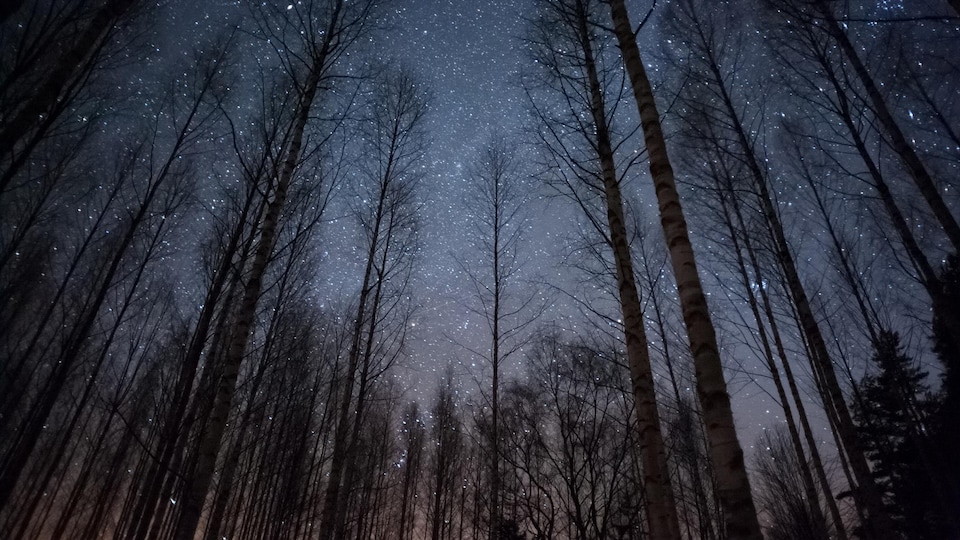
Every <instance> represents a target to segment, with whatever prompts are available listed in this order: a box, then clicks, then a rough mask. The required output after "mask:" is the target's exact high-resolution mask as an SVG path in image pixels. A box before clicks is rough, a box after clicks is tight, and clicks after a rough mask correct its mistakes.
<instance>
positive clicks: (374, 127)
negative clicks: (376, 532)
mask: <svg viewBox="0 0 960 540" xmlns="http://www.w3.org/2000/svg"><path fill="white" fill-rule="evenodd" d="M426 114H427V96H426V95H425V92H424V91H423V90H422V88H421V87H420V85H419V84H418V83H417V82H416V80H415V79H414V77H413V76H412V75H410V74H409V73H406V72H402V71H401V72H395V73H386V74H384V75H383V77H382V78H380V79H378V80H377V90H376V91H375V92H374V95H373V103H372V104H371V107H370V117H369V121H370V122H369V125H370V128H369V129H370V131H369V133H368V134H367V137H366V140H367V145H368V146H367V147H366V148H365V149H364V150H365V152H366V155H367V156H368V162H367V163H366V165H365V167H366V170H364V171H363V174H364V177H365V181H364V182H363V183H362V184H361V185H360V186H359V187H358V193H359V195H360V196H359V197H357V199H356V200H357V201H359V204H358V205H357V207H356V208H355V215H356V217H357V220H358V222H359V224H360V227H361V232H362V238H363V242H364V248H365V255H366V259H365V261H364V270H363V276H362V281H361V286H360V292H359V298H358V300H357V304H356V313H355V314H354V315H353V328H352V334H351V337H350V339H351V343H350V346H349V350H348V351H347V365H346V366H345V371H344V381H343V384H342V385H341V388H339V389H338V392H339V395H338V396H337V398H336V399H337V400H338V402H339V404H338V412H337V414H338V420H337V427H336V431H335V435H334V443H333V449H332V452H333V453H332V461H331V465H330V479H329V483H328V484H327V487H326V493H325V495H324V503H323V511H322V515H321V529H320V534H321V537H322V538H324V539H329V538H343V537H344V535H345V532H344V531H345V527H346V516H347V501H348V499H349V497H348V494H349V491H350V489H352V475H353V474H354V473H355V472H356V470H355V467H354V465H353V462H352V459H353V448H355V446H356V444H357V443H358V442H359V436H360V433H361V428H362V421H363V411H364V407H365V406H366V401H367V399H368V395H367V392H368V390H369V386H370V385H371V384H372V381H373V380H374V379H375V378H376V377H379V376H380V375H382V374H383V373H385V372H386V371H387V370H388V369H389V368H390V367H391V366H392V365H393V364H394V363H395V362H396V361H397V359H398V358H399V357H400V355H401V354H402V353H403V347H404V342H405V338H406V335H407V331H408V330H409V328H408V327H409V316H410V308H411V307H410V305H409V302H408V300H407V293H406V291H407V289H408V286H409V282H410V277H411V272H412V269H413V265H414V263H415V262H416V251H417V249H416V248H417V242H418V237H417V233H418V226H417V210H418V207H419V206H418V205H419V202H418V199H417V187H418V184H419V182H420V180H421V175H422V169H421V166H422V164H423V159H424V155H425V151H426V135H425V132H424V120H425V117H426Z"/></svg>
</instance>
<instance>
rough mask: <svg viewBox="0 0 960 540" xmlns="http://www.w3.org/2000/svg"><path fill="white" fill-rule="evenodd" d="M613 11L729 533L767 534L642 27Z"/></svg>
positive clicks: (622, 10) (618, 2) (615, 0)
mask: <svg viewBox="0 0 960 540" xmlns="http://www.w3.org/2000/svg"><path fill="white" fill-rule="evenodd" d="M610 14H611V18H612V20H613V27H614V31H615V33H616V35H617V42H618V43H619V45H620V50H621V53H622V56H623V65H624V66H625V68H626V70H627V73H628V74H629V76H630V83H631V86H632V88H633V93H634V99H635V100H636V102H637V103H636V104H637V110H638V112H639V115H640V123H641V125H642V126H643V133H644V140H645V142H646V147H647V154H648V158H649V160H650V175H651V176H652V177H653V183H654V188H655V190H656V193H657V201H658V204H659V207H660V222H661V224H662V225H663V232H664V236H665V237H666V240H667V246H668V248H669V250H670V260H671V263H672V265H673V274H674V277H675V278H676V280H677V290H678V292H679V295H680V304H681V306H682V308H683V320H684V322H685V323H686V325H687V337H688V338H689V339H690V348H691V350H692V351H693V358H694V363H695V365H696V379H697V394H698V396H699V397H700V407H701V409H702V411H703V415H704V420H705V422H706V426H707V439H708V440H709V441H710V457H711V460H712V461H713V465H714V473H715V474H716V477H717V484H718V487H719V492H718V496H719V497H720V500H721V502H722V503H723V507H724V514H725V516H726V521H727V534H729V535H730V536H731V537H733V538H753V539H757V540H759V539H760V538H762V534H761V532H760V524H759V522H758V521H757V512H756V509H755V508H754V505H753V499H752V498H751V495H750V481H749V479H748V478H747V471H746V467H745V466H744V462H743V449H742V448H741V447H740V442H739V441H738V440H737V432H736V427H735V426H734V423H733V412H732V410H731V409H730V395H729V394H728V393H727V387H726V381H725V379H724V375H723V365H722V363H721V361H720V350H719V348H718V346H717V338H716V330H715V329H714V327H713V323H712V322H711V320H710V311H709V309H708V307H707V300H706V296H704V293H703V287H702V285H701V283H700V276H699V274H698V272H697V265H696V261H695V259H694V254H693V246H692V245H691V243H690V237H689V234H688V232H687V223H686V219H685V218H684V215H683V210H682V209H681V206H680V196H679V194H678V193H677V187H676V181H675V179H674V174H673V168H672V166H671V164H670V157H669V155H668V154H667V146H666V141H665V140H664V137H663V131H662V129H661V126H660V114H659V112H658V111H657V105H656V101H655V100H654V96H653V89H652V87H651V86H650V81H649V79H648V78H647V74H646V68H644V66H643V61H642V60H641V58H640V49H639V48H638V47H637V36H636V32H635V31H634V29H633V26H632V25H631V23H630V18H629V15H628V13H627V8H626V6H625V4H624V2H623V0H611V2H610Z"/></svg>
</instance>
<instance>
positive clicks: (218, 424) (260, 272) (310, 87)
mask: <svg viewBox="0 0 960 540" xmlns="http://www.w3.org/2000/svg"><path fill="white" fill-rule="evenodd" d="M320 66H322V63H320ZM319 83H320V69H319V66H317V65H315V66H314V69H313V70H312V71H311V73H310V76H309V77H308V79H307V82H306V85H305V89H304V94H303V95H302V97H301V99H300V102H299V104H298V110H297V116H296V120H295V124H294V126H293V129H292V131H291V133H292V137H291V141H290V146H289V147H288V148H287V151H286V156H285V159H284V162H283V169H282V170H281V171H280V175H279V178H278V179H277V183H276V190H275V192H274V194H273V200H271V201H270V204H269V206H268V207H267V214H266V216H264V219H263V226H262V228H261V231H260V239H259V245H258V246H257V251H256V254H255V255H254V259H253V264H252V265H251V268H250V276H249V277H248V278H247V283H246V285H245V286H244V291H243V298H242V299H241V301H240V307H239V309H238V311H237V313H236V319H235V321H234V327H233V331H232V332H231V334H230V338H229V344H228V347H227V352H226V358H225V359H224V367H223V373H221V375H220V380H219V382H218V383H217V387H216V394H215V397H214V404H213V409H212V411H211V412H210V420H209V424H208V425H207V428H206V430H205V431H204V433H203V436H202V439H201V442H200V448H199V453H198V460H197V464H196V468H195V470H194V473H193V475H192V478H190V479H189V480H188V482H187V487H186V491H185V493H184V497H183V499H182V507H181V514H180V519H179V520H178V521H177V525H176V532H175V536H174V538H175V539H176V540H193V538H194V535H195V534H196V529H197V525H198V524H199V522H200V514H201V513H202V511H203V505H204V502H205V501H206V498H207V491H208V490H209V488H210V482H211V480H212V479H213V473H214V469H215V467H216V462H217V456H218V455H219V452H220V443H221V441H222V439H223V434H224V431H225V430H226V427H227V421H228V420H229V416H230V409H231V406H232V404H233V398H234V394H235V393H236V386H237V377H238V376H239V374H240V365H241V363H242V362H243V357H244V356H245V354H246V350H247V344H248V342H249V339H250V332H251V328H252V326H253V321H254V317H255V315H256V311H257V304H258V303H259V301H260V293H261V290H262V288H263V278H264V275H265V274H266V271H267V267H268V265H269V263H270V259H271V255H272V254H273V248H274V244H275V243H276V235H277V229H278V228H279V224H280V214H281V212H282V211H283V207H284V204H285V203H286V200H287V190H288V189H289V187H290V181H291V180H292V178H293V174H294V171H295V169H296V167H297V163H298V162H299V160H300V149H301V146H302V144H303V134H304V130H305V129H306V125H307V120H308V119H309V118H310V108H311V106H312V105H313V101H314V99H315V98H316V95H317V90H318V88H319Z"/></svg>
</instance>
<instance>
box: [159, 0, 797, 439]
mask: <svg viewBox="0 0 960 540" xmlns="http://www.w3.org/2000/svg"><path fill="white" fill-rule="evenodd" d="M529 5H530V2H529V0H476V1H472V0H393V1H391V2H389V3H388V7H387V8H386V10H385V11H384V16H383V18H382V20H381V21H380V22H381V23H382V24H383V26H384V29H383V30H381V31H378V32H376V33H374V34H373V35H372V36H371V38H370V41H369V43H366V44H365V45H364V46H363V47H362V48H363V49H364V50H362V51H361V52H362V54H368V55H372V57H375V58H376V59H377V60H378V61H380V62H387V63H391V64H397V65H402V66H404V67H407V68H410V69H412V70H413V71H414V72H415V73H416V74H417V75H418V76H419V77H420V79H421V80H422V81H423V82H424V83H425V86H426V87H427V88H429V90H430V94H431V101H430V114H429V117H428V132H429V138H430V140H431V145H430V150H429V153H428V162H429V165H428V166H427V167H426V170H425V174H426V179H425V181H424V182H423V183H422V184H421V185H422V191H423V192H422V193H421V197H422V198H423V199H424V201H425V204H424V206H423V208H424V209H423V213H424V214H425V215H423V216H422V222H423V226H424V230H423V235H422V239H423V251H422V253H421V262H420V267H419V271H418V275H417V278H416V282H415V290H414V292H413V294H414V295H415V297H416V302H417V304H418V308H419V309H418V310H417V314H416V317H415V320H414V322H413V324H414V325H415V326H416V328H415V329H413V330H414V331H413V332H412V334H411V340H410V343H409V346H408V358H407V359H406V361H405V362H403V365H402V368H401V373H399V374H398V375H399V376H398V379H399V380H400V381H401V386H403V387H404V388H405V389H406V390H407V391H408V393H410V394H412V395H421V396H429V394H430V393H432V389H433V388H434V387H435V384H436V382H437V381H438V379H439V377H440V373H441V371H442V369H443V368H444V366H446V365H447V364H448V363H453V364H454V365H455V368H456V372H457V374H458V375H459V376H460V377H461V380H462V381H461V382H462V388H463V391H464V392H465V393H467V394H468V395H476V392H477V391H478V384H479V382H480V381H483V380H485V374H486V373H487V372H488V368H486V366H485V365H484V363H483V361H482V360H481V359H479V358H478V357H477V356H476V355H475V354H473V353H471V352H470V351H471V350H474V351H483V350H484V348H485V347H486V343H487V340H488V339H489V338H488V337H487V334H486V333H485V326H484V322H483V321H482V320H481V319H480V318H479V317H478V316H477V315H476V314H474V313H472V312H471V309H470V306H471V303H472V302H473V301H474V300H473V299H472V297H471V292H470V289H469V287H468V286H467V285H468V284H467V281H466V276H465V275H463V273H462V272H461V270H460V269H459V268H458V266H457V263H456V257H462V256H464V248H465V247H466V248H467V249H468V250H469V242H468V240H467V237H466V235H465V234H464V231H465V230H466V229H467V227H468V226H469V223H470V216H469V215H468V214H467V213H465V211H464V206H463V204H462V200H463V198H464V197H465V196H466V193H467V190H466V182H465V174H466V173H467V170H468V169H469V167H470V166H471V164H472V163H473V162H475V161H476V159H477V156H478V153H479V151H480V149H481V148H482V147H483V146H484V145H485V143H486V142H487V141H489V140H490V138H491V137H492V136H499V137H509V138H510V140H511V141H513V142H515V143H516V146H517V147H518V149H519V156H520V157H521V161H523V160H524V159H529V160H532V159H533V155H532V152H534V151H535V150H533V149H532V148H530V147H529V146H527V145H525V144H524V137H523V129H524V126H527V125H529V120H528V117H529V113H528V105H527V101H526V97H525V96H524V93H523V90H522V88H521V86H520V77H521V73H522V72H523V70H524V69H525V66H526V65H527V64H528V63H529V62H530V56H529V53H528V52H527V50H526V48H525V46H524V44H523V43H522V39H521V38H522V36H523V34H524V32H525V29H526V22H525V20H524V14H525V10H527V12H528V11H529ZM628 6H629V7H630V9H631V10H633V12H634V13H633V14H632V16H633V17H634V19H636V20H639V19H640V18H642V14H643V13H645V12H646V9H647V8H648V3H647V2H628ZM167 7H168V8H172V9H167V10H166V12H167V13H169V16H168V17H165V18H164V21H163V23H162V24H159V25H158V26H157V27H156V28H157V33H156V34H155V39H154V42H155V43H156V49H157V51H158V53H159V54H161V55H164V54H170V53H171V52H172V53H174V55H175V53H176V52H178V51H183V50H186V49H188V48H189V47H190V45H191V44H192V42H193V41H194V40H196V36H198V35H203V34H205V33H210V32H216V31H218V30H220V29H222V28H224V27H226V26H228V25H229V24H231V22H234V21H237V20H238V19H239V17H241V16H242V14H243V13H244V12H245V10H246V9H247V8H246V6H244V5H243V3H238V2H233V1H221V2H217V3H209V4H208V3H204V2H201V3H196V2H185V1H183V0H171V3H170V4H168V5H167ZM656 31H657V29H656V25H655V23H654V24H651V26H650V27H649V28H648V29H645V30H644V34H642V35H641V37H640V41H641V44H642V45H645V49H644V50H643V51H642V52H644V53H645V54H646V51H647V50H650V49H651V48H655V47H651V44H653V43H655V42H656V35H655V33H656ZM646 61H647V63H648V64H649V65H650V67H651V73H652V76H653V77H656V76H657V75H658V70H657V66H656V62H657V56H656V54H652V55H649V56H648V57H647V58H646ZM521 171H522V174H525V175H531V174H532V168H521ZM524 181H525V182H527V183H528V184H529V189H530V190H531V193H532V196H531V197H530V202H529V203H528V206H529V210H528V211H527V212H526V214H527V217H526V219H527V221H526V223H525V225H524V227H525V240H524V245H525V249H524V257H523V258H524V261H525V264H524V270H523V272H522V276H521V277H522V279H523V280H525V282H524V284H522V285H521V286H524V287H527V286H539V287H543V289H544V296H545V298H546V297H549V300H550V305H549V309H548V310H547V311H546V313H544V315H543V316H542V319H543V321H544V323H549V324H556V325H558V326H560V327H562V328H565V329H568V330H571V331H573V330H576V329H578V327H579V326H582V322H580V318H581V313H580V312H579V310H578V309H577V307H576V306H575V305H574V304H572V303H571V302H570V301H567V300H565V299H564V298H563V297H562V295H557V294H552V295H551V294H550V288H551V287H559V288H561V289H565V290H568V291H572V290H573V289H574V287H575V286H576V285H575V284H576V283H577V282H578V280H582V278H583V276H582V275H581V276H578V275H576V273H575V271H574V270H572V269H571V268H570V267H569V265H565V264H564V256H565V254H567V253H568V251H569V243H570V238H572V237H573V236H575V230H576V228H577V220H578V212H579V210H578V209H577V208H575V207H573V206H572V205H570V204H567V203H563V202H560V201H558V200H556V198H555V197H551V196H550V195H549V193H548V192H547V190H545V189H544V188H543V187H542V186H540V185H538V183H537V181H536V180H535V179H533V178H532V177H531V178H525V180H524ZM643 182H647V180H645V179H644V180H642V185H639V186H636V189H637V190H639V191H640V192H642V190H644V189H648V190H649V193H648V194H649V195H651V196H652V187H650V186H649V185H648V184H646V183H643ZM638 208H640V210H641V211H643V212H644V214H645V216H644V219H645V220H646V221H647V222H649V223H651V226H653V224H655V223H656V219H655V206H653V205H652V204H650V203H649V202H646V203H643V204H641V205H640V206H639V207H638ZM651 230H652V231H656V229H655V228H652V229H651ZM693 234H694V235H696V230H695V229H694V230H693ZM694 240H695V242H696V241H697V239H696V238H694ZM341 262H342V261H337V260H336V255H334V256H333V257H332V260H330V259H328V260H327V261H326V263H328V268H327V271H328V273H327V274H326V276H325V279H326V284H327V285H333V286H338V285H342V284H344V283H349V282H350V279H353V277H354V276H346V277H345V276H343V275H342V274H341V273H342V272H343V270H342V268H341V266H340V263H341ZM702 277H703V279H704V281H705V284H706V286H707V287H708V288H711V287H714V286H715V280H714V281H712V279H711V276H709V275H704V276H702ZM715 304H716V302H715V303H714V304H712V306H713V307H714V308H716V307H717V306H716V305H715ZM571 335H572V334H571ZM721 339H724V338H723V334H722V333H721ZM736 360H737V361H736V362H735V363H733V364H729V366H730V367H731V372H730V373H731V375H732V376H733V377H734V378H733V379H732V380H731V381H730V390H731V392H732V394H733V395H734V407H735V414H736V418H737V424H738V428H739V429H740V431H741V432H742V434H741V439H742V442H743V444H744V445H745V446H750V445H751V444H752V443H753V441H754V440H755V439H756V435H757V433H759V429H760V428H761V426H764V425H767V426H769V425H772V424H773V423H775V422H777V421H779V420H780V419H782V414H781V413H780V411H779V409H778V407H777V405H776V403H775V400H773V399H772V398H771V395H770V391H769V390H767V389H766V388H765V386H766V384H765V383H764V382H763V379H762V378H761V377H758V376H757V374H759V373H761V372H762V368H761V364H760V363H759V361H757V360H756V359H755V358H753V357H752V356H747V357H744V358H737V359H736ZM511 364H512V365H511ZM519 365H520V362H519V360H518V359H514V360H512V361H511V363H508V365H506V366H505V368H506V371H507V372H511V370H512V371H513V372H514V373H517V372H519V371H520V369H519ZM758 382H759V384H758Z"/></svg>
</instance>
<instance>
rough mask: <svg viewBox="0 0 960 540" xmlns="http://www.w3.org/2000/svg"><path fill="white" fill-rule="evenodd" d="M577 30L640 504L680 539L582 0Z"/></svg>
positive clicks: (654, 525)
mask: <svg viewBox="0 0 960 540" xmlns="http://www.w3.org/2000/svg"><path fill="white" fill-rule="evenodd" d="M576 6H577V13H576V16H577V25H578V28H577V33H578V35H579V38H580V46H581V49H582V51H583V54H584V63H585V71H586V75H587V78H588V82H589V90H590V97H591V104H590V109H591V110H590V112H591V115H592V118H593V122H594V126H595V129H596V137H597V140H596V144H597V155H598V158H599V160H600V167H601V174H602V179H603V188H604V197H605V202H606V207H607V225H608V228H609V239H610V247H611V249H612V250H613V256H614V261H615V266H616V278H617V289H618V294H619V298H620V311H621V314H622V315H623V332H624V338H625V343H626V349H627V359H628V363H629V367H630V379H631V385H632V392H633V399H634V407H635V409H636V413H637V429H638V432H639V441H640V459H641V461H642V462H643V490H644V498H643V500H644V506H645V509H646V512H647V518H648V520H649V524H650V535H651V537H652V538H654V539H655V540H660V539H664V540H679V539H680V521H679V518H678V517H677V507H676V501H675V499H674V495H673V487H672V486H671V483H670V470H669V465H668V462H667V455H666V451H665V449H664V444H663V434H662V432H661V425H660V413H659V411H658V410H657V401H656V388H655V386H654V382H653V369H652V367H651V364H650V351H649V348H648V344H647V336H646V331H645V329H644V320H643V308H642V307H641V305H640V295H639V293H638V292H637V284H636V277H635V275H634V270H633V261H632V258H631V255H630V245H629V239H628V235H627V227H626V222H625V219H624V211H623V199H622V196H621V192H620V184H619V181H618V178H617V171H616V162H615V160H614V155H613V147H612V144H611V141H610V130H609V126H608V125H607V118H606V114H607V111H606V105H605V103H604V97H603V89H602V87H601V85H600V80H599V76H598V74H597V66H596V60H595V57H594V52H593V44H592V43H591V33H590V29H589V26H588V20H587V13H586V9H585V6H584V5H583V3H582V2H580V1H578V2H577V4H576Z"/></svg>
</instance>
